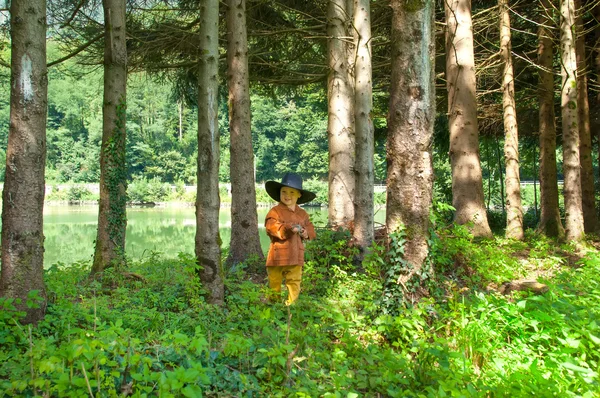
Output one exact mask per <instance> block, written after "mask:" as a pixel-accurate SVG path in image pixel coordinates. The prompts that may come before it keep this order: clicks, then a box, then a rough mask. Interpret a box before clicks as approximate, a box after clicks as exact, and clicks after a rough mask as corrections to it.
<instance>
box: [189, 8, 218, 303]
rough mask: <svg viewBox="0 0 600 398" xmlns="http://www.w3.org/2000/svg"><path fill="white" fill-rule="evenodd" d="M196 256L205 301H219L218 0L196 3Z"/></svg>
mask: <svg viewBox="0 0 600 398" xmlns="http://www.w3.org/2000/svg"><path fill="white" fill-rule="evenodd" d="M200 17H201V18H202V20H201V21H200V33H199V38H200V43H199V50H200V62H199V63H198V165H197V166H198V168H197V176H198V183H197V191H196V259H197V261H198V265H200V267H201V269H200V280H201V281H202V284H203V285H204V287H205V288H206V290H207V291H208V302H210V303H213V304H219V305H220V304H223V299H224V295H225V293H224V291H225V288H224V285H223V275H222V274H223V272H222V269H221V236H220V235H219V207H220V204H221V202H220V198H219V141H220V140H219V123H218V117H217V115H218V109H219V101H218V98H219V79H218V77H219V76H218V73H219V69H218V66H219V0H202V1H201V3H200Z"/></svg>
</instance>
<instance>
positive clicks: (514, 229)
mask: <svg viewBox="0 0 600 398" xmlns="http://www.w3.org/2000/svg"><path fill="white" fill-rule="evenodd" d="M498 7H499V9H500V56H501V58H502V63H503V64H504V70H503V72H502V108H503V109H504V162H505V165H506V174H505V176H506V232H505V235H506V237H507V238H511V239H518V240H522V239H523V237H524V234H523V205H522V204H521V177H520V175H519V132H518V128H517V109H516V104H515V82H514V72H513V64H512V54H511V47H512V45H511V34H510V15H509V11H508V0H499V1H498Z"/></svg>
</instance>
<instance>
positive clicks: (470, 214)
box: [444, 0, 492, 237]
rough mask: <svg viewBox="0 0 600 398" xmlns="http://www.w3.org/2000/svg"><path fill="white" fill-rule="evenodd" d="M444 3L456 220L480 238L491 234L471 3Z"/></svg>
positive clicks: (457, 0) (459, 0)
mask: <svg viewBox="0 0 600 398" xmlns="http://www.w3.org/2000/svg"><path fill="white" fill-rule="evenodd" d="M444 4H445V10H446V81H447V87H448V118H449V120H448V123H449V127H450V162H451V166H452V205H453V206H454V208H455V209H456V212H455V214H454V221H455V222H456V223H457V224H469V223H472V226H471V231H472V233H473V235H474V236H476V237H491V236H492V231H491V230H490V227H489V224H488V220H487V214H486V211H485V205H484V201H483V178H482V175H481V164H480V161H479V128H478V127H477V100H476V97H475V61H474V54H473V29H472V22H471V2H470V0H449V1H446V2H445V3H444Z"/></svg>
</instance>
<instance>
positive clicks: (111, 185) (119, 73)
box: [92, 0, 127, 275]
mask: <svg viewBox="0 0 600 398" xmlns="http://www.w3.org/2000/svg"><path fill="white" fill-rule="evenodd" d="M102 4H103V7H104V102H103V106H102V149H101V151H100V201H99V210H98V233H97V236H96V250H95V252H94V263H93V265H92V275H94V274H97V273H100V272H102V271H103V270H104V269H105V268H107V267H111V266H120V265H123V264H125V232H126V229H127V214H126V208H125V206H126V202H127V165H126V162H125V141H126V126H125V124H126V110H127V43H126V39H127V38H126V30H125V0H103V1H102Z"/></svg>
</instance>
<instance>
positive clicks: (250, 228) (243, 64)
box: [227, 0, 264, 271]
mask: <svg viewBox="0 0 600 398" xmlns="http://www.w3.org/2000/svg"><path fill="white" fill-rule="evenodd" d="M227 7H228V9H227V69H228V70H227V82H228V85H229V128H230V141H231V143H230V168H229V170H230V176H231V244H230V246H229V257H228V258H227V262H228V263H230V264H235V263H240V262H242V261H244V260H246V259H248V258H249V257H250V256H252V255H257V256H258V257H259V258H261V259H262V258H264V254H263V252H262V249H261V247H260V239H259V235H258V215H257V213H256V188H255V183H254V152H253V150H252V133H251V131H250V88H249V86H250V83H249V77H248V38H247V32H246V1H245V0H227ZM253 271H260V270H253Z"/></svg>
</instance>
